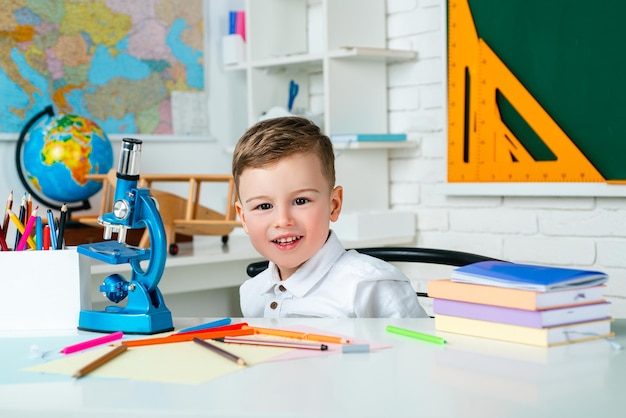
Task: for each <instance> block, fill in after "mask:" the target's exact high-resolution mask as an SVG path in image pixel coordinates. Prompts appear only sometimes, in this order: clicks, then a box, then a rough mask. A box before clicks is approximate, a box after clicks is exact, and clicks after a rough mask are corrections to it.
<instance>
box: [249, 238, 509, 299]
mask: <svg viewBox="0 0 626 418" xmlns="http://www.w3.org/2000/svg"><path fill="white" fill-rule="evenodd" d="M355 250H356V251H358V252H360V253H363V254H367V255H370V256H372V257H376V258H380V259H381V260H384V261H389V262H407V263H430V264H444V265H449V266H456V267H460V266H465V265H468V264H473V263H478V262H479V261H489V260H497V259H495V258H491V257H486V256H483V255H478V254H472V253H465V252H461V251H452V250H443V249H438V248H418V247H369V248H355ZM267 265H268V262H267V261H257V262H256V263H250V264H248V267H247V268H246V273H247V274H248V276H249V277H254V276H256V275H257V274H259V273H261V272H262V271H263V270H265V269H266V268H267ZM417 296H421V297H428V294H426V293H424V292H417Z"/></svg>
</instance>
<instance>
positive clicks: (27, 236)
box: [15, 206, 39, 251]
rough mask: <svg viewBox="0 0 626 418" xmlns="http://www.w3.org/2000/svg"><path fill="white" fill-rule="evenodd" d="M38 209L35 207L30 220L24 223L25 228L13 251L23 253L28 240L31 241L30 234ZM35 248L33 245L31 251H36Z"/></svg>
mask: <svg viewBox="0 0 626 418" xmlns="http://www.w3.org/2000/svg"><path fill="white" fill-rule="evenodd" d="M38 209H39V206H35V209H33V211H32V213H31V214H30V218H28V222H27V223H26V226H24V233H23V234H22V237H21V238H20V242H18V243H17V247H16V248H15V251H24V248H26V244H27V243H28V240H29V239H31V238H30V233H31V232H32V230H33V226H35V223H36V222H37V210H38ZM36 248H37V246H36V245H35V247H33V249H36Z"/></svg>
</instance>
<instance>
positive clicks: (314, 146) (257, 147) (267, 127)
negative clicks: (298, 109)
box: [232, 116, 335, 195]
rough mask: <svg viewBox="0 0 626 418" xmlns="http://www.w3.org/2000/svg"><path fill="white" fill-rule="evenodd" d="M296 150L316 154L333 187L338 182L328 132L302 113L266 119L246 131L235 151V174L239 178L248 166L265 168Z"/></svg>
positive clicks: (236, 187)
mask: <svg viewBox="0 0 626 418" xmlns="http://www.w3.org/2000/svg"><path fill="white" fill-rule="evenodd" d="M296 154H315V155H317V157H318V158H319V159H320V162H321V166H322V174H323V175H324V177H325V178H326V179H327V180H328V184H329V187H330V188H331V189H332V188H333V187H334V186H335V154H334V151H333V144H332V142H331V141H330V138H328V136H326V135H324V134H323V133H322V131H321V130H320V128H319V127H318V126H317V125H315V124H314V123H313V122H311V121H310V120H308V119H306V118H303V117H299V116H286V117H280V118H273V119H266V120H264V121H261V122H258V123H256V124H255V125H254V126H252V127H251V128H250V129H248V130H247V131H246V133H244V134H243V136H242V137H241V138H239V141H238V142H237V145H236V146H235V152H234V155H233V167H232V169H233V177H234V179H235V190H236V191H237V195H239V180H240V178H241V174H242V173H243V172H244V170H246V169H247V168H263V167H267V166H271V165H273V164H276V163H278V162H279V161H281V160H282V159H284V158H286V157H290V156H292V155H296Z"/></svg>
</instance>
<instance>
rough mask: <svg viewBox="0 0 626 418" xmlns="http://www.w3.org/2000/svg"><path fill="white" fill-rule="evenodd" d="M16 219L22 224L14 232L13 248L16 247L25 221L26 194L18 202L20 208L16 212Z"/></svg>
mask: <svg viewBox="0 0 626 418" xmlns="http://www.w3.org/2000/svg"><path fill="white" fill-rule="evenodd" d="M9 216H11V213H10V212H9ZM11 219H13V217H11ZM16 219H18V220H19V221H20V224H21V225H22V229H19V228H18V230H17V232H16V233H15V244H14V245H13V249H16V248H17V244H18V243H19V242H20V239H21V238H22V234H23V233H24V223H25V222H24V221H25V219H26V194H24V196H22V202H21V203H20V210H19V212H18V214H17V218H16ZM13 222H15V221H13ZM16 226H17V224H16Z"/></svg>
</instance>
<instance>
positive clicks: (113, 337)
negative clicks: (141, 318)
mask: <svg viewBox="0 0 626 418" xmlns="http://www.w3.org/2000/svg"><path fill="white" fill-rule="evenodd" d="M123 336H124V333H123V332H121V331H118V332H113V333H111V334H107V335H104V336H102V337H98V338H93V339H91V340H87V341H83V342H81V343H77V344H72V345H68V346H67V347H65V348H63V349H62V350H61V353H63V354H72V353H76V352H78V351H83V350H87V349H89V348H93V347H97V346H99V345H102V344H106V343H110V342H113V341H117V340H121V339H122V337H123Z"/></svg>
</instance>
